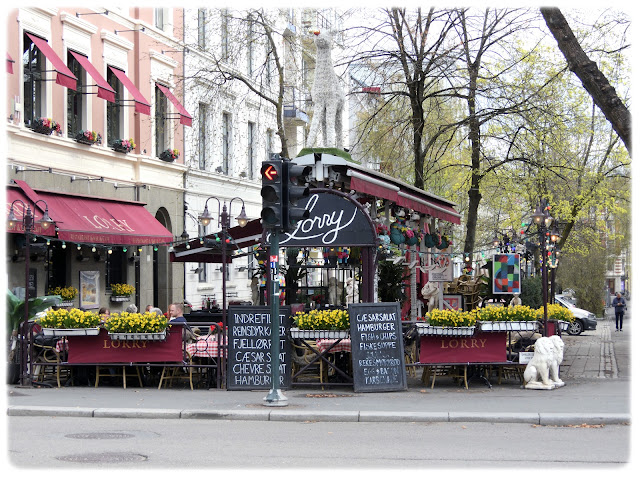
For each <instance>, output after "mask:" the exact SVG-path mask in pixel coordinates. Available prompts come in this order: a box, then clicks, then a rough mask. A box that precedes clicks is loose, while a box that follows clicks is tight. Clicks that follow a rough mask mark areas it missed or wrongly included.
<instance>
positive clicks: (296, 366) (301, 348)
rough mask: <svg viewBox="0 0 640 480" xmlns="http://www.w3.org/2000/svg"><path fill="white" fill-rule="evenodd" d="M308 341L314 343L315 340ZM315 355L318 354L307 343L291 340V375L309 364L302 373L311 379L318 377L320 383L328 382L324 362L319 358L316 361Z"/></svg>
mask: <svg viewBox="0 0 640 480" xmlns="http://www.w3.org/2000/svg"><path fill="white" fill-rule="evenodd" d="M307 343H309V345H313V342H307ZM315 357H316V354H315V353H314V352H313V351H312V350H311V349H310V348H309V347H307V346H306V345H298V344H296V343H295V342H291V359H292V363H291V375H292V376H293V375H295V374H296V373H297V372H299V371H300V370H302V369H303V368H304V367H307V366H309V367H308V368H306V369H305V370H304V372H303V373H302V375H305V376H307V377H308V378H311V379H317V380H319V381H320V383H326V382H328V377H327V372H326V371H325V370H324V362H323V361H322V360H319V359H317V360H316V362H314V361H313V359H314V358H315ZM323 389H324V387H323Z"/></svg>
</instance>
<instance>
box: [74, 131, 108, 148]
mask: <svg viewBox="0 0 640 480" xmlns="http://www.w3.org/2000/svg"><path fill="white" fill-rule="evenodd" d="M76 142H78V143H84V144H85V145H93V144H94V143H97V144H101V143H102V135H100V134H99V133H98V132H95V131H92V130H81V131H79V132H78V134H77V135H76Z"/></svg>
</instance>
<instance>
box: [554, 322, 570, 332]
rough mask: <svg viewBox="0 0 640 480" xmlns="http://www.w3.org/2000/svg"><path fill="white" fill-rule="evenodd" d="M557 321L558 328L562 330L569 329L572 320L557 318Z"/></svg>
mask: <svg viewBox="0 0 640 480" xmlns="http://www.w3.org/2000/svg"><path fill="white" fill-rule="evenodd" d="M556 323H557V324H558V330H560V331H561V332H566V331H567V330H569V325H571V322H567V321H566V320H556Z"/></svg>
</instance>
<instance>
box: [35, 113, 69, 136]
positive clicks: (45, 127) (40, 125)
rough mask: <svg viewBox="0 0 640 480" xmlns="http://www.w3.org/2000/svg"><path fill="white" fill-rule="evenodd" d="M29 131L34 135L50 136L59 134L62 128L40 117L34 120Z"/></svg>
mask: <svg viewBox="0 0 640 480" xmlns="http://www.w3.org/2000/svg"><path fill="white" fill-rule="evenodd" d="M31 129H32V130H33V131H34V132H36V133H42V134H43V135H51V134H52V133H53V132H56V133H57V134H60V132H61V131H62V128H61V126H60V124H59V123H58V122H56V121H55V120H53V119H51V118H45V117H41V118H38V119H36V120H35V121H34V122H33V124H32V125H31Z"/></svg>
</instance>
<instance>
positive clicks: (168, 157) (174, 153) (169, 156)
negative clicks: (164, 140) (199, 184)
mask: <svg viewBox="0 0 640 480" xmlns="http://www.w3.org/2000/svg"><path fill="white" fill-rule="evenodd" d="M179 156H180V151H179V150H178V149H175V148H174V149H168V150H165V151H164V152H162V153H160V155H158V158H159V159H160V160H163V161H165V162H173V161H174V160H176V159H177V158H178V157H179Z"/></svg>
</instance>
